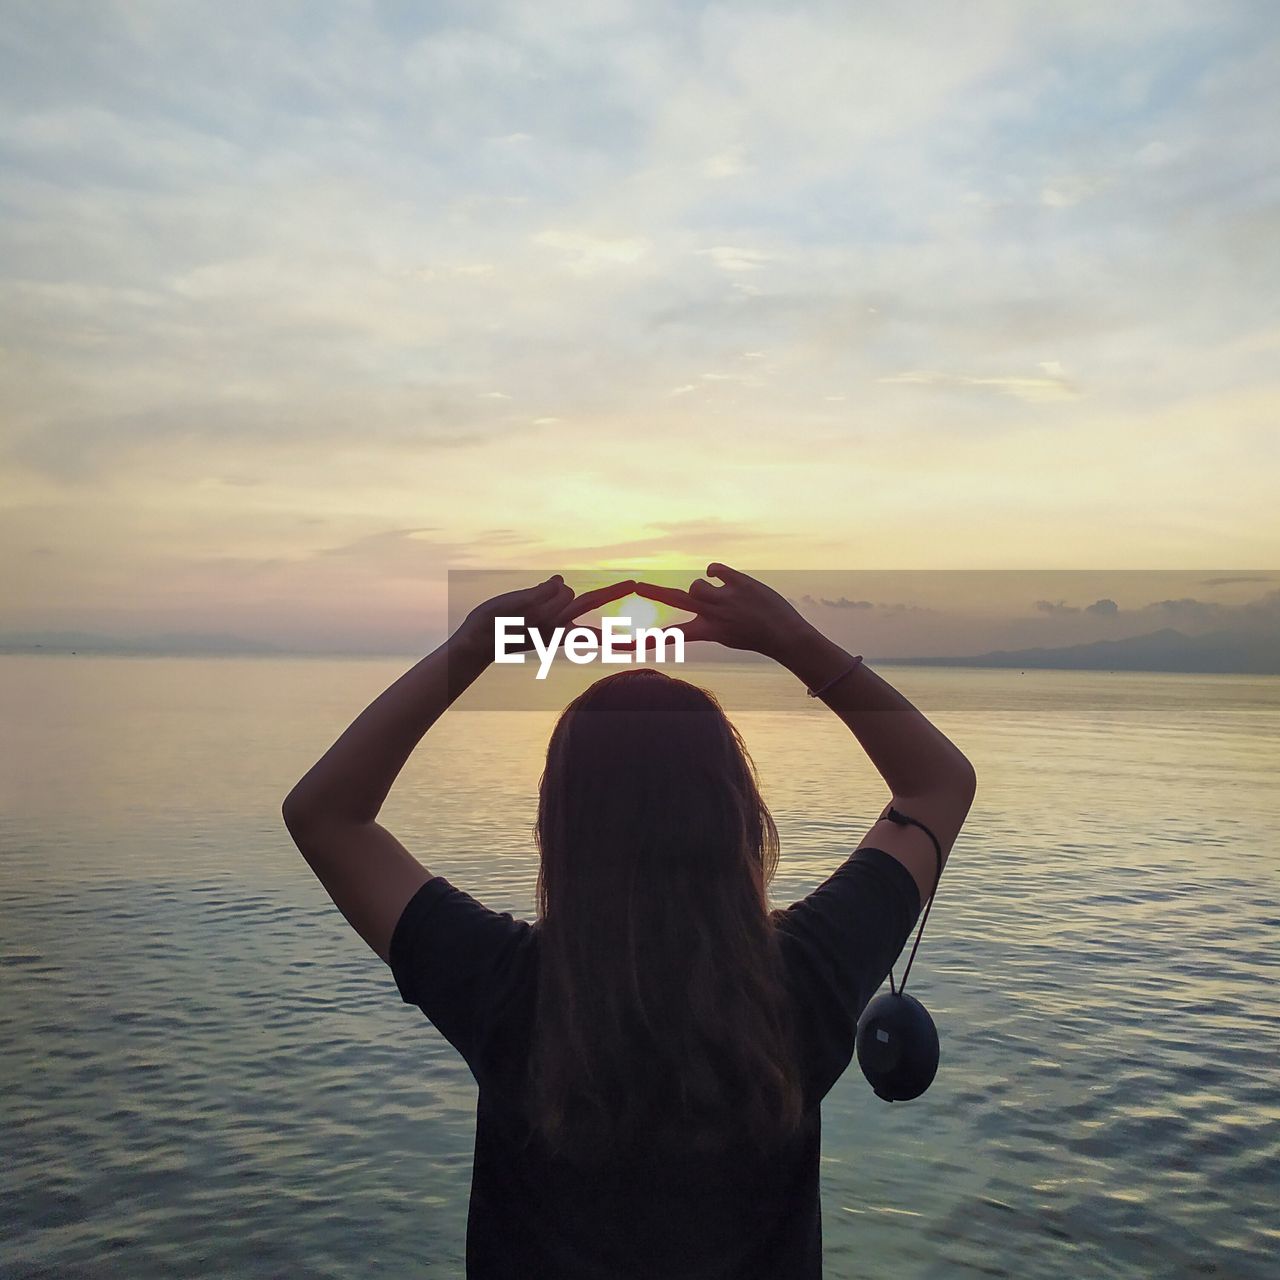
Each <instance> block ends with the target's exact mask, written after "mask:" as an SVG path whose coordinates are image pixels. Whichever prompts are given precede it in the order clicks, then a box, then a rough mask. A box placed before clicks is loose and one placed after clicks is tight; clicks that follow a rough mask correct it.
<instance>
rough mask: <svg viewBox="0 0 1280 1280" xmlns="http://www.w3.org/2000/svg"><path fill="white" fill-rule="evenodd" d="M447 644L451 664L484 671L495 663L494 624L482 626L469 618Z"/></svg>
mask: <svg viewBox="0 0 1280 1280" xmlns="http://www.w3.org/2000/svg"><path fill="white" fill-rule="evenodd" d="M447 644H448V649H449V658H450V661H451V662H453V661H456V662H458V663H459V664H461V665H463V666H464V667H467V668H475V669H476V671H477V673H478V672H480V671H483V670H484V669H485V668H486V667H487V666H489V664H490V663H491V662H492V661H493V624H492V623H490V624H489V625H488V626H480V625H477V624H476V623H474V622H473V621H472V620H471V619H470V618H468V619H467V620H466V621H465V622H463V624H462V625H461V626H460V627H459V628H458V629H457V631H455V632H454V633H453V635H451V636H450V637H449V639H448V641H447Z"/></svg>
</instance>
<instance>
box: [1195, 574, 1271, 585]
mask: <svg viewBox="0 0 1280 1280" xmlns="http://www.w3.org/2000/svg"><path fill="white" fill-rule="evenodd" d="M1270 581H1272V579H1271V578H1270V577H1263V576H1259V575H1257V574H1237V575H1235V576H1234V577H1227V578H1201V579H1200V585H1201V586H1202V587H1226V586H1230V585H1232V584H1233V583H1237V582H1270Z"/></svg>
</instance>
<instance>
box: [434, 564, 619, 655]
mask: <svg viewBox="0 0 1280 1280" xmlns="http://www.w3.org/2000/svg"><path fill="white" fill-rule="evenodd" d="M635 587H636V584H635V581H634V580H633V579H631V578H627V579H625V580H624V581H622V582H615V583H612V584H611V585H609V586H607V587H598V588H597V589H596V590H595V591H586V592H583V594H582V595H575V594H574V591H573V588H572V587H571V586H569V584H568V583H566V582H565V580H564V578H562V577H561V576H560V574H558V573H557V574H554V575H553V576H552V577H550V578H548V579H547V580H546V582H540V583H539V584H538V585H537V586H536V587H524V588H522V589H521V590H519V591H507V592H505V593H504V594H502V595H500V596H494V597H493V598H492V599H491V600H486V601H485V602H484V603H483V604H478V605H476V607H475V608H474V609H472V610H471V612H470V613H469V614H467V616H466V618H465V619H464V621H463V623H462V625H461V626H460V627H459V628H458V630H457V632H456V633H455V638H456V639H457V640H459V641H460V642H461V643H462V644H463V645H464V646H465V647H467V648H469V649H474V650H475V651H476V652H477V653H483V654H484V655H486V656H487V657H489V658H492V657H493V652H494V620H495V619H496V618H523V619H524V620H525V624H526V625H525V631H524V643H523V644H516V643H515V642H514V640H513V641H512V642H511V643H509V644H508V645H507V651H508V652H510V653H517V652H527V651H528V650H530V649H532V648H533V640H532V638H531V636H530V634H529V633H530V631H536V632H538V634H539V636H540V637H541V638H542V639H543V641H544V642H545V643H546V644H550V641H551V633H552V632H553V631H554V630H555V629H556V628H557V627H569V626H572V625H573V623H574V622H575V621H576V620H577V619H578V618H580V617H581V616H582V615H583V614H584V613H590V612H591V610H592V609H598V608H599V607H600V606H601V605H603V604H609V603H611V602H612V601H614V600H621V599H622V597H623V596H629V595H630V594H631V593H632V592H633V591H634V590H635ZM588 630H591V631H595V634H596V635H597V636H599V634H600V633H599V632H598V631H596V630H595V628H594V627H592V628H588ZM508 634H511V635H514V634H515V633H514V632H509V633H508Z"/></svg>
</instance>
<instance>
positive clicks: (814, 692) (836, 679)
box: [807, 654, 862, 698]
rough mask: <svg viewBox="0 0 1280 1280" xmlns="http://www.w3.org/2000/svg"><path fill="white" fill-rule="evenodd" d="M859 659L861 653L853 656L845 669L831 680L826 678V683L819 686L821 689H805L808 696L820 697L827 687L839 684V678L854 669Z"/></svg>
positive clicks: (841, 678) (842, 677)
mask: <svg viewBox="0 0 1280 1280" xmlns="http://www.w3.org/2000/svg"><path fill="white" fill-rule="evenodd" d="M861 661H862V654H858V656H857V657H856V658H854V660H853V661H852V662H851V663H850V664H849V665H848V666H847V667H845V669H844V670H843V671H842V672H841V673H840V674H839V675H838V676H836V677H834V678H833V679H831V680H828V681H827V683H826V684H824V685H823V686H822V688H821V689H809V690H807V693H808V694H809V697H811V698H820V697H822V695H823V694H824V693H826V691H827V690H828V689H830V688H831V686H832V685H834V684H839V683H840V681H841V680H843V679H844V678H845V676H847V675H848V674H849V672H850V671H852V670H853V669H854V667H856V666H857V665H858V663H860V662H861Z"/></svg>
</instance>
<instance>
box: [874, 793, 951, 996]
mask: <svg viewBox="0 0 1280 1280" xmlns="http://www.w3.org/2000/svg"><path fill="white" fill-rule="evenodd" d="M881 817H882V818H888V820H889V821H890V822H894V823H897V825H898V826H900V827H905V826H907V825H908V824H910V825H911V826H913V827H919V828H920V830H921V831H923V832H924V833H925V835H927V836H928V837H929V839H930V840H932V841H933V848H934V852H935V853H936V854H937V855H938V874H937V877H936V878H935V879H934V882H933V893H931V894H930V895H929V901H928V902H927V903H926V904H925V908H924V915H923V916H921V917H920V928H919V929H917V930H916V941H915V945H914V946H913V947H912V948H911V955H910V956H909V957H908V958H907V967H906V969H905V970H904V971H903V974H902V985H901V986H899V987H895V986H894V985H893V970H892V969H890V970H889V990H890V991H892V992H894V993H895V994H897V992H899V991H905V990H906V989H907V976H908V974H910V972H911V964H912V961H914V960H915V958H916V949H917V948H918V947H919V946H920V939H921V937H922V936H923V934H924V926H925V924H926V923H927V921H928V919H929V909H930V908H931V907H932V906H933V899H934V897H935V896H936V895H937V892H938V883H939V881H941V879H942V845H941V844H939V843H938V837H937V836H935V835H934V834H933V832H932V831H930V830H929V828H928V827H926V826H925V825H924V823H923V822H921V821H920V819H919V818H912V817H910V816H909V815H907V814H905V813H903V812H902V811H901V810H899V809H895V808H894V807H893V805H890V806H889V807H888V809H886V810H885V812H884V813H883V814H882V815H881Z"/></svg>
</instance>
